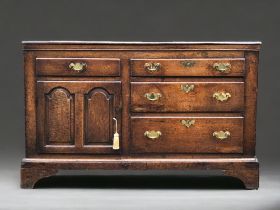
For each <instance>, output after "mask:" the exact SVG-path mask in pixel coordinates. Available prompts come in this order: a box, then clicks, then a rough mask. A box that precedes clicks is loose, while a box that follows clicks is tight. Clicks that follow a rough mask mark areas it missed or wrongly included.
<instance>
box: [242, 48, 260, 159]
mask: <svg viewBox="0 0 280 210" xmlns="http://www.w3.org/2000/svg"><path fill="white" fill-rule="evenodd" d="M245 59H246V73H245V76H246V78H245V80H246V82H245V113H244V116H245V124H244V132H245V133H244V155H252V156H253V155H255V146H256V106H257V88H258V86H257V85H258V82H257V79H258V74H257V73H258V62H259V52H253V51H252V52H245Z"/></svg>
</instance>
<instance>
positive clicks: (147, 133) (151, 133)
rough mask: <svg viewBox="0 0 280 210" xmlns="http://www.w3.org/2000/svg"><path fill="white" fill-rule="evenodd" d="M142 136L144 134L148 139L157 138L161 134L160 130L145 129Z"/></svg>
mask: <svg viewBox="0 0 280 210" xmlns="http://www.w3.org/2000/svg"><path fill="white" fill-rule="evenodd" d="M144 136H146V137H147V138H149V139H152V140H154V139H158V138H159V137H160V136H161V132H160V131H154V130H152V131H145V133H144Z"/></svg>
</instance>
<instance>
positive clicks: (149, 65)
mask: <svg viewBox="0 0 280 210" xmlns="http://www.w3.org/2000/svg"><path fill="white" fill-rule="evenodd" d="M160 67H161V65H160V63H145V65H144V68H145V69H146V70H147V71H149V72H156V71H159V70H160Z"/></svg>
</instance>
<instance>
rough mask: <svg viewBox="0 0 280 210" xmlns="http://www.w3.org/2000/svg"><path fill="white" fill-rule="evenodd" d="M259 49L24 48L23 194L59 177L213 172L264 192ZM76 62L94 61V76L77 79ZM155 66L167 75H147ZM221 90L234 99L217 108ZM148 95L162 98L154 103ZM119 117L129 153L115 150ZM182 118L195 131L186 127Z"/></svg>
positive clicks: (222, 45)
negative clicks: (222, 67)
mask: <svg viewBox="0 0 280 210" xmlns="http://www.w3.org/2000/svg"><path fill="white" fill-rule="evenodd" d="M259 49H260V43H259V42H250V43H249V42H230V43H226V42H201V43H198V42H183V43H178V42H177V43H157V42H156V43H127V42H125V43H120V42H117V43H108V42H24V43H23V50H24V76H25V113H26V120H25V122H26V123H25V125H26V129H25V130H26V157H27V158H26V159H24V160H23V162H22V171H21V174H22V177H21V182H22V185H21V186H22V187H23V188H31V187H33V186H34V184H35V183H36V181H37V180H39V179H41V178H43V177H46V176H49V175H53V174H55V173H56V172H57V171H58V170H60V169H67V170H74V169H85V170H86V169H111V170H115V169H116V170H117V169H120V170H126V169H134V170H154V169H156V170H171V169H178V170H184V169H203V170H204V169H214V170H222V171H224V173H225V174H226V175H230V176H234V177H237V178H239V179H241V180H242V181H243V182H244V184H245V187H246V188H247V189H257V188H258V185H259V184H258V182H259V172H258V170H259V165H258V161H257V159H256V158H255V145H256V135H255V134H256V98H257V97H256V96H257V68H258V51H259ZM184 61H187V62H189V61H191V64H187V65H185V64H184V65H182V62H184ZM71 62H86V63H87V65H86V69H85V71H83V72H79V73H78V72H74V71H69V63H71ZM146 62H160V63H161V67H162V68H161V70H160V71H159V72H156V73H155V74H150V73H149V74H148V73H147V72H146V70H145V69H144V68H143V65H144V64H145V63H146ZM192 62H194V63H192ZM214 62H229V63H230V64H231V71H230V72H229V73H227V74H224V73H220V72H215V71H213V67H212V66H213V63H214ZM182 85H194V89H193V90H191V91H190V92H186V91H185V90H183V89H182V87H181V86H182ZM221 91H223V92H229V93H230V94H231V97H230V98H229V99H228V100H227V101H223V102H221V101H217V100H215V99H214V98H213V93H215V92H221ZM147 92H148V93H149V92H159V93H160V94H161V97H160V99H159V100H158V101H149V100H147V98H145V97H144V94H145V93H147ZM112 117H116V118H117V119H118V133H119V134H120V150H113V149H112V135H113V132H114V124H113V121H112ZM182 119H185V120H187V119H195V124H194V126H191V127H189V128H186V127H184V126H183V125H182V124H180V120H182ZM152 129H153V130H161V132H162V136H161V137H160V138H159V139H158V140H159V141H151V140H148V139H147V138H146V137H145V136H144V135H143V132H145V131H146V130H152ZM216 130H229V131H230V133H231V135H230V137H229V138H228V139H227V140H228V141H226V140H224V141H217V140H216V139H215V137H214V136H213V132H214V131H216ZM147 140H148V141H147Z"/></svg>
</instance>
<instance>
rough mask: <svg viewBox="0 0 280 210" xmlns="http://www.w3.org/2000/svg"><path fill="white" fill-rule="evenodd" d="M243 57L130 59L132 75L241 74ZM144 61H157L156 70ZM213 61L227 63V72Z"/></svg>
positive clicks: (223, 75) (218, 75) (217, 75)
mask: <svg viewBox="0 0 280 210" xmlns="http://www.w3.org/2000/svg"><path fill="white" fill-rule="evenodd" d="M244 60H245V59H244V58H235V59H233V58H231V59H213V58H211V59H132V60H131V61H130V63H131V74H132V76H146V77H154V76H196V77H198V76H216V77H228V76H235V77H236V76H243V75H244ZM146 63H159V64H160V67H159V70H158V71H155V72H150V71H148V70H147V69H146V68H145V64H146ZM215 63H228V64H230V65H231V68H230V70H229V72H227V73H222V72H219V71H217V70H215V68H214V67H213V65H214V64H215Z"/></svg>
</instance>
